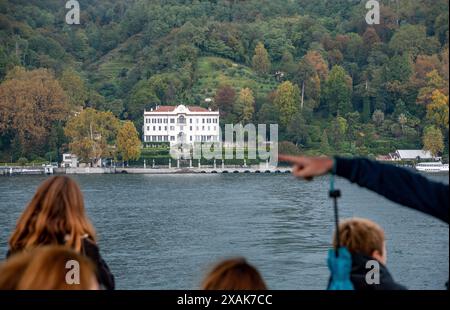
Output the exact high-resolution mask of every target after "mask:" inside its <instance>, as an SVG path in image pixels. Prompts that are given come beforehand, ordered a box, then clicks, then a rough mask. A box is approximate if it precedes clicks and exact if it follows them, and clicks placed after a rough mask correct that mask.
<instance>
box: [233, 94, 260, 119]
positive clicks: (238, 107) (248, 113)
mask: <svg viewBox="0 0 450 310" xmlns="http://www.w3.org/2000/svg"><path fill="white" fill-rule="evenodd" d="M234 107H235V113H236V114H237V115H238V117H239V121H240V122H242V123H244V124H247V123H249V122H250V121H251V120H252V119H253V114H254V113H255V98H254V97H253V92H252V90H251V89H250V88H243V89H241V91H240V92H239V96H238V98H237V99H236V103H235V105H234Z"/></svg>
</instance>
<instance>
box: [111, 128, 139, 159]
mask: <svg viewBox="0 0 450 310" xmlns="http://www.w3.org/2000/svg"><path fill="white" fill-rule="evenodd" d="M116 144H117V153H118V154H119V155H120V157H121V158H122V159H123V160H124V161H129V160H138V159H139V157H140V156H141V140H140V139H139V135H138V132H137V130H136V127H134V124H133V122H130V121H126V122H124V123H123V125H122V126H121V127H120V128H119V131H118V133H117V142H116Z"/></svg>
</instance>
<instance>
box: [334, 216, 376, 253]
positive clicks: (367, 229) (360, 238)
mask: <svg viewBox="0 0 450 310" xmlns="http://www.w3.org/2000/svg"><path fill="white" fill-rule="evenodd" d="M339 236H340V238H339V239H340V243H341V246H345V247H347V249H348V250H349V251H350V252H351V253H361V254H364V255H367V256H372V254H373V252H374V251H378V252H380V253H381V254H383V252H384V231H383V229H382V228H381V227H380V226H379V225H378V224H376V223H375V222H372V221H370V220H368V219H362V218H352V219H348V220H345V221H343V222H342V223H341V224H340V225H339ZM333 245H334V246H335V247H336V233H334V234H333Z"/></svg>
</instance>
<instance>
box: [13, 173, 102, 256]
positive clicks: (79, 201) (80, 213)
mask: <svg viewBox="0 0 450 310" xmlns="http://www.w3.org/2000/svg"><path fill="white" fill-rule="evenodd" d="M86 235H87V236H88V237H89V238H91V239H92V240H93V241H94V242H95V230H94V227H93V226H92V224H91V223H90V221H89V220H88V218H87V217H86V214H85V211H84V201H83V194H82V193H81V191H80V188H79V187H78V185H77V183H76V182H75V181H73V180H72V179H70V178H69V177H66V176H54V177H51V178H49V179H47V180H46V181H45V182H43V183H42V184H41V185H40V186H39V188H38V189H37V191H36V193H35V194H34V196H33V199H32V200H31V201H30V203H29V204H28V206H27V208H26V209H25V211H24V212H23V213H22V215H21V216H20V218H19V220H18V221H17V225H16V229H15V231H14V233H13V234H12V235H11V238H10V239H9V247H10V251H11V253H15V252H18V251H21V250H24V249H28V248H33V247H36V246H40V245H50V244H66V245H68V246H70V247H71V248H72V249H74V250H75V251H77V252H80V251H81V245H82V239H83V238H84V237H86Z"/></svg>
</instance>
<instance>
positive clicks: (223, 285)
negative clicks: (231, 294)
mask: <svg viewBox="0 0 450 310" xmlns="http://www.w3.org/2000/svg"><path fill="white" fill-rule="evenodd" d="M202 289H204V290H266V289H267V287H266V284H265V283H264V280H263V279H262V277H261V275H260V274H259V272H258V270H256V268H255V267H253V266H252V265H250V264H248V263H247V261H246V260H245V259H244V258H234V259H228V260H225V261H223V262H221V263H219V264H217V265H216V266H215V267H214V268H213V270H212V271H211V272H210V273H209V274H208V275H207V277H206V278H205V280H204V281H203V284H202Z"/></svg>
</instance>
